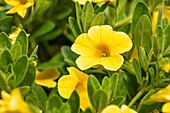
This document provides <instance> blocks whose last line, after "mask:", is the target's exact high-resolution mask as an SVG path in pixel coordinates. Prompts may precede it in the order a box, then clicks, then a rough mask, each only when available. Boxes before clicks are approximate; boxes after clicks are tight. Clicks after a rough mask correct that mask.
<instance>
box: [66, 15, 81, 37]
mask: <svg viewBox="0 0 170 113" xmlns="http://www.w3.org/2000/svg"><path fill="white" fill-rule="evenodd" d="M68 21H69V24H70V28H71V30H72V32H73V35H74V37H75V39H76V38H77V37H78V36H79V35H80V34H81V32H80V29H79V26H78V24H77V22H76V20H75V19H74V18H73V17H69V20H68Z"/></svg>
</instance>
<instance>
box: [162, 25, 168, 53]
mask: <svg viewBox="0 0 170 113" xmlns="http://www.w3.org/2000/svg"><path fill="white" fill-rule="evenodd" d="M164 35H165V36H166V37H165V39H164V42H163V43H164V45H163V46H164V47H163V48H164V49H163V52H164V51H165V50H166V49H167V48H168V47H169V45H170V24H169V25H168V26H167V27H166V29H165V30H164Z"/></svg>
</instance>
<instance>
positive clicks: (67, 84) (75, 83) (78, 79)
mask: <svg viewBox="0 0 170 113" xmlns="http://www.w3.org/2000/svg"><path fill="white" fill-rule="evenodd" d="M67 69H68V71H69V73H70V75H64V76H62V77H61V78H60V79H59V81H58V91H59V94H60V95H61V96H62V97H63V98H66V99H68V98H69V97H70V96H71V94H72V92H73V91H74V90H76V91H77V92H78V94H79V97H80V108H81V109H82V110H83V111H85V110H86V109H87V108H91V104H90V100H89V98H88V93H87V80H88V75H87V74H85V73H83V72H81V71H79V70H78V69H76V68H74V67H69V68H67Z"/></svg>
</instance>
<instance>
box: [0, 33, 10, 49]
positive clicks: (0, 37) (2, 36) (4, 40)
mask: <svg viewBox="0 0 170 113" xmlns="http://www.w3.org/2000/svg"><path fill="white" fill-rule="evenodd" d="M0 46H2V47H3V48H5V46H6V47H7V48H8V49H10V48H11V46H12V44H11V41H10V39H9V38H8V36H7V35H6V33H4V32H2V33H0Z"/></svg>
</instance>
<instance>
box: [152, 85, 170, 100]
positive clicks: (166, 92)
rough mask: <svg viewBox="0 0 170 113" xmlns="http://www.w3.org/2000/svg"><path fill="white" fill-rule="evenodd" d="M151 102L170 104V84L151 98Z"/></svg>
mask: <svg viewBox="0 0 170 113" xmlns="http://www.w3.org/2000/svg"><path fill="white" fill-rule="evenodd" d="M150 100H154V101H157V102H170V84H169V85H168V86H167V87H165V88H164V89H162V90H160V91H158V92H156V93H155V94H154V95H152V96H151V97H150Z"/></svg>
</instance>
